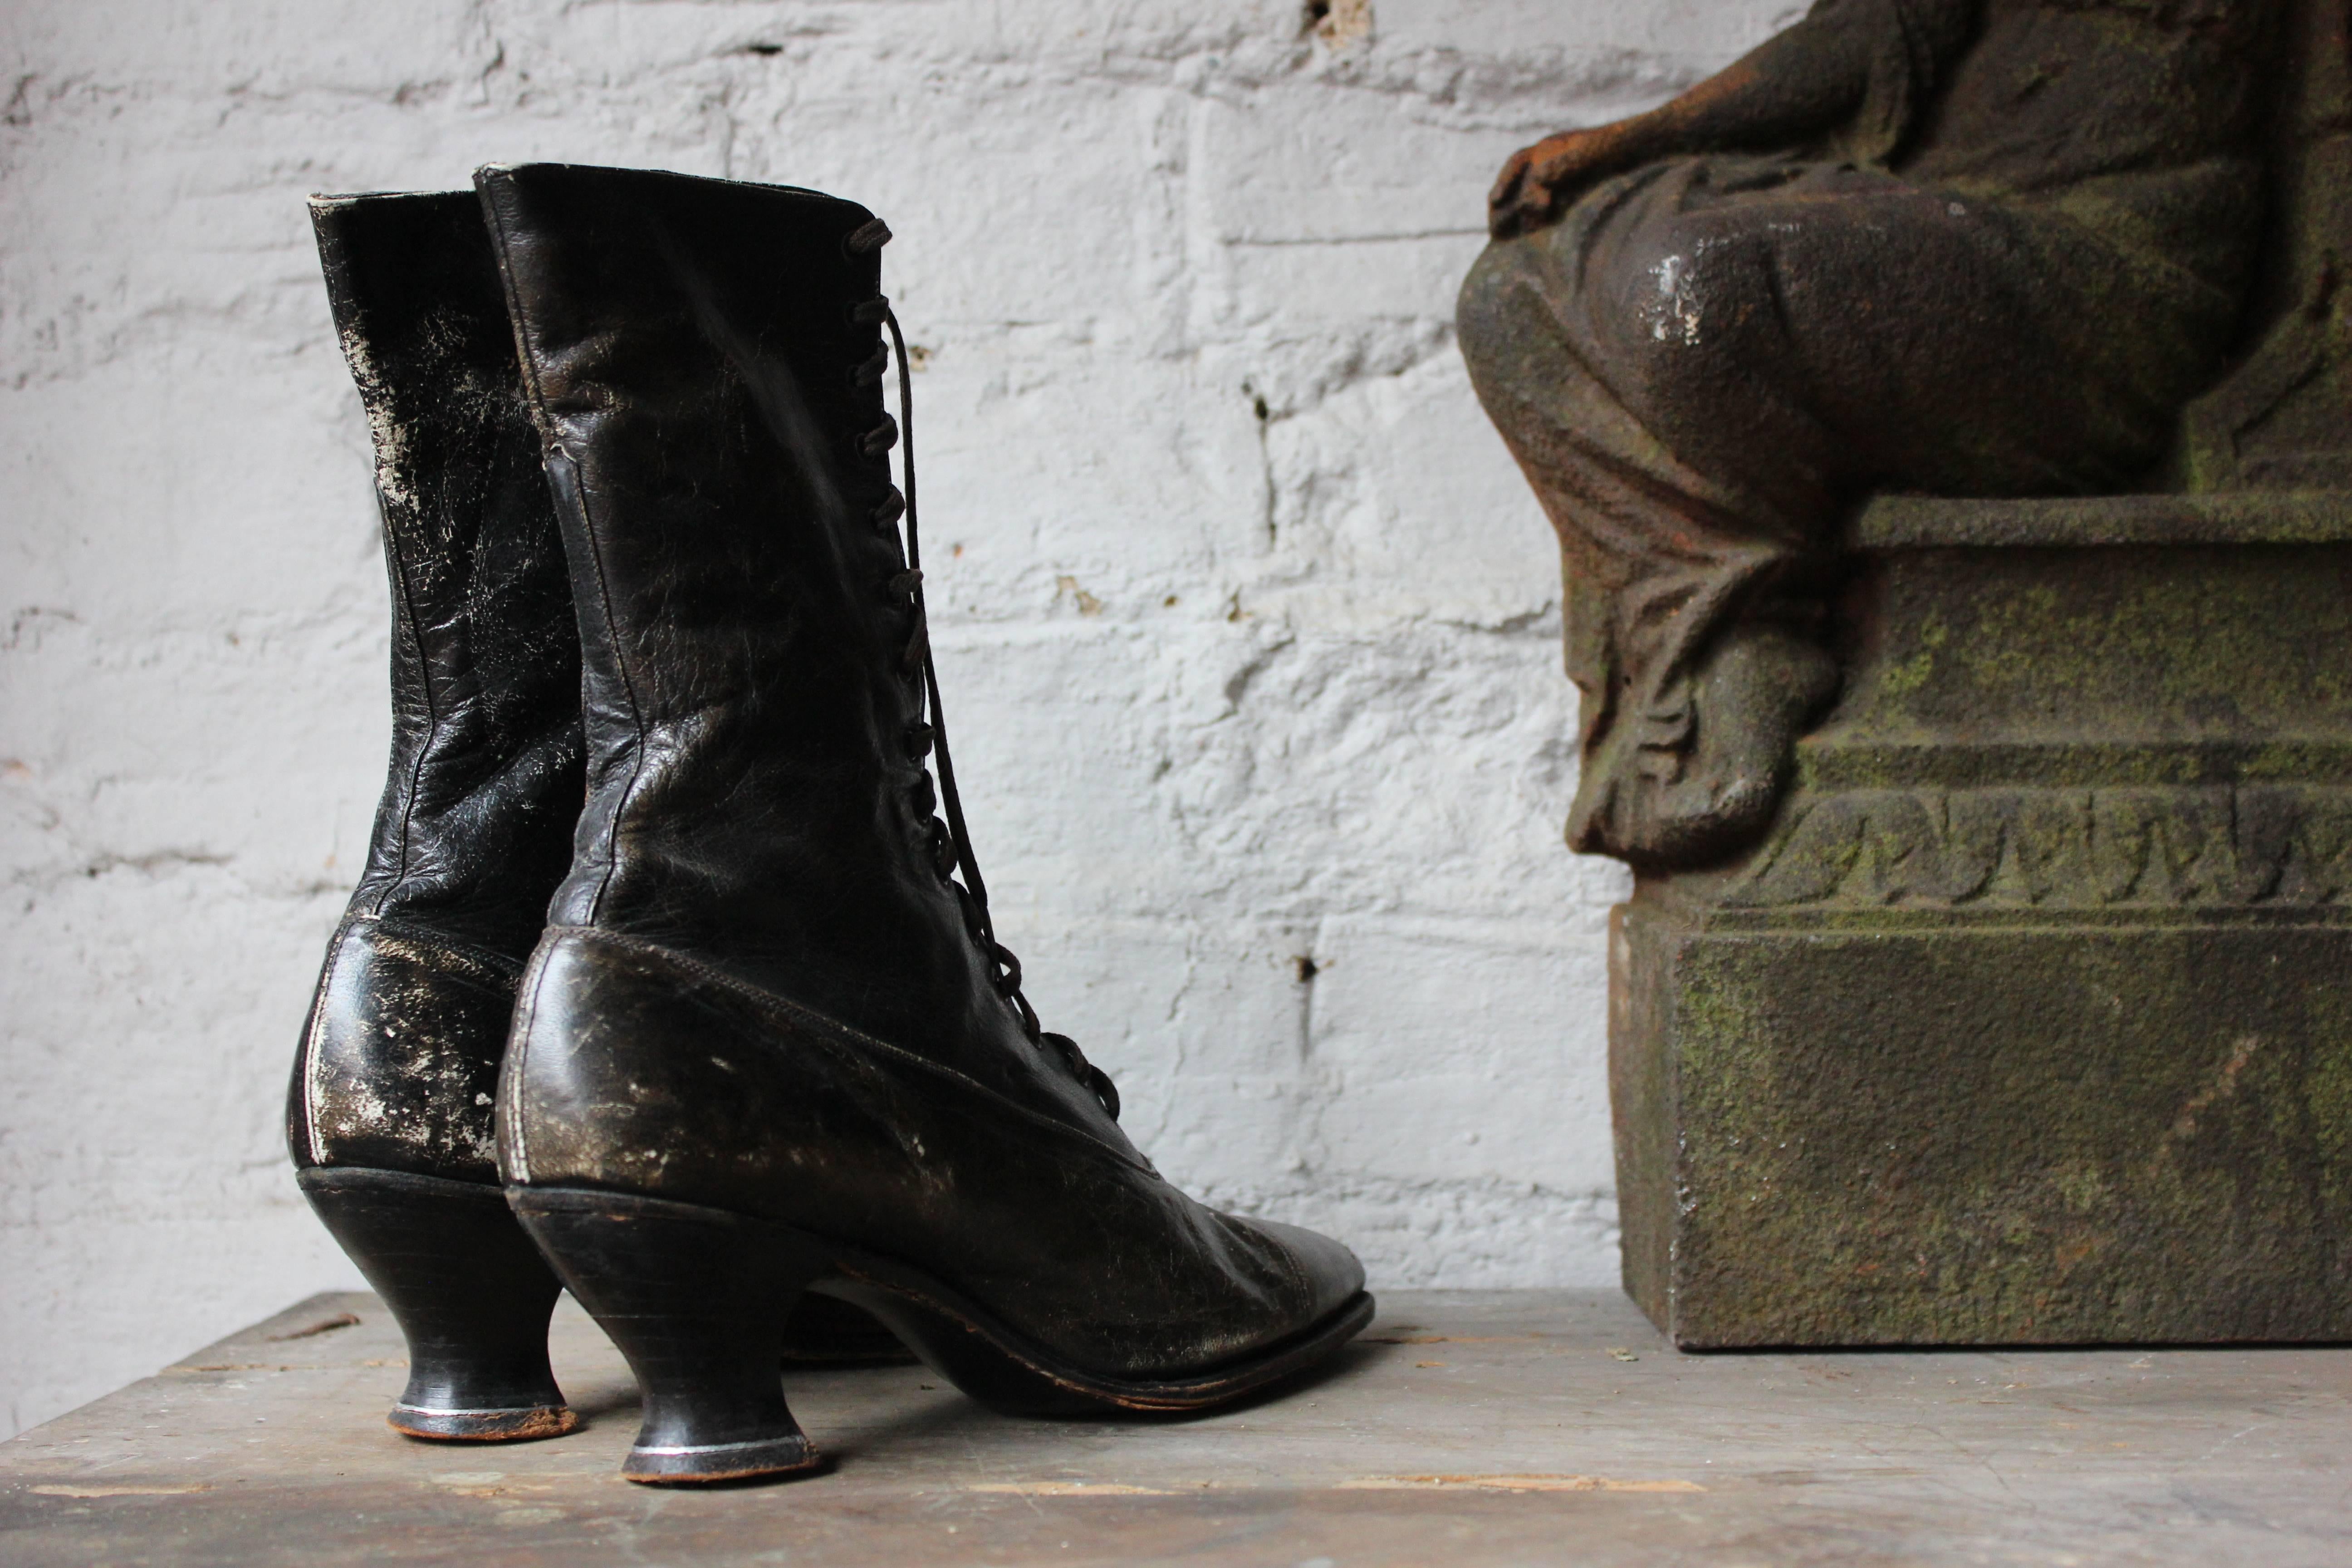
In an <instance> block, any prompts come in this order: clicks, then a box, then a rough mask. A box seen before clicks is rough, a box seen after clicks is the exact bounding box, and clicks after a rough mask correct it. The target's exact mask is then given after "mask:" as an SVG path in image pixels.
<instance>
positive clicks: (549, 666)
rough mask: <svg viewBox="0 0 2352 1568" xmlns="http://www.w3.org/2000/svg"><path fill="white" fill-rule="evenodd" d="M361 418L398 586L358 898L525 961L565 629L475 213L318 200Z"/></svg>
mask: <svg viewBox="0 0 2352 1568" xmlns="http://www.w3.org/2000/svg"><path fill="white" fill-rule="evenodd" d="M311 221H312V224H313V226H314V227H315V228H316V230H317V234H318V239H319V252H320V260H321V262H322V264H323V266H324V268H325V272H326V279H327V292H328V298H329V301H330V303H331V307H332V310H333V312H334V320H335V329H336V332H337V334H338V336H339V337H340V339H341V343H342V348H343V353H344V356H345V358H346V359H347V360H348V361H349V363H350V365H351V371H352V379H353V381H354V382H355V383H356V384H358V387H359V393H360V398H361V401H362V405H364V406H365V408H366V411H367V416H368V425H369V429H370V432H371V434H372V437H373V444H374V449H375V470H376V494H377V498H378V501H379V505H380V507H381V510H382V512H383V542H384V559H385V564H386V567H387V569H388V572H389V574H390V577H391V584H392V609H393V637H392V698H393V746H392V760H391V767H390V769H389V770H388V773H387V777H386V781H385V786H384V793H383V800H382V803H381V805H380V806H379V808H378V811H377V816H376V821H375V828H374V832H373V837H372V838H371V840H370V843H369V847H368V861H367V868H366V871H365V874H364V875H363V876H362V879H361V882H360V886H359V889H358V890H357V891H356V893H354V895H353V897H352V912H353V913H354V914H355V915H374V916H380V917H385V918H393V919H399V920H403V921H408V922H410V923H413V924H418V925H422V926H424V927H426V928H428V929H430V930H432V931H436V932H438V933H440V934H442V935H445V936H448V937H451V938H454V939H457V940H459V941H462V942H469V943H472V944H474V945H476V946H478V947H481V948H485V949H488V951H490V952H493V953H497V954H500V955H503V956H505V957H508V958H510V959H513V960H515V961H518V962H520V959H522V958H523V957H525V956H526V955H528V954H529V952H530V948H531V946H532V944H533V943H534V942H536V941H537V940H538V937H539V932H540V930H541V926H542V924H543V923H544V920H545V914H546V907H547V900H548V897H549V895H550V894H551V892H552V891H553V890H554V888H555V885H556V883H557V881H558V880H559V879H561V878H562V875H563V872H564V870H565V869H566V868H567V867H568V866H569V864H570V860H571V851H572V828H573V826H574V822H575V819H576V815H577V811H578V806H579V802H580V796H581V787H582V784H581V781H582V742H581V736H580V722H579V679H580V677H579V669H580V654H579V633H578V629H577V626H576V624H575V622H574V619H573V616H572V596H571V588H570V584H569V581H568V579H567V576H566V574H565V571H564V564H563V552H562V540H561V537H560V535H559V533H558V531H557V529H556V525H555V514H554V509H553V507H552V506H551V503H550V501H549V499H548V494H547V486H546V481H545V479H544V478H543V476H542V475H541V469H540V460H539V443H538V438H537V434H536V432H535V430H534V429H533V427H532V425H531V420H530V408H529V405H528V404H527V403H526V401H525V399H524V396H523V389H522V383H521V378H520V371H519V369H518V367H517V364H516V362H515V353H514V337H513V332H512V330H511V328H510V327H509V324H508V321H507V316H506V304H505V299H504V296H503V294H502V292H501V290H500V289H499V279H498V269H497V266H496V262H495V259H494V258H493V256H492V253H491V250H490V246H489V240H488V236H487V235H486V234H485V233H484V232H483V228H482V220H481V211H480V207H479V205H478V204H477V203H476V202H475V201H474V200H473V199H472V197H471V196H469V195H466V194H463V193H459V194H454V195H371V196H340V197H321V198H319V199H318V200H316V201H314V202H313V203H312V205H311Z"/></svg>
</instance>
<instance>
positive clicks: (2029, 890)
mask: <svg viewBox="0 0 2352 1568" xmlns="http://www.w3.org/2000/svg"><path fill="white" fill-rule="evenodd" d="M2347 900H2352V789H2340V788H2330V787H2325V786H2318V785H2294V784H2236V785H2216V786H2212V787H2208V788H2170V789H2144V788H2135V789H1955V790H1934V789H1915V790H1900V789H1896V790H1853V791H1845V792H1841V793H1837V794H1832V795H1808V794H1805V793H1802V792H1801V793H1800V794H1798V795H1797V796H1796V797H1795V798H1793V799H1792V800H1791V801H1790V803H1789V809H1788V812H1787V814H1786V816H1784V818H1783V820H1782V825H1781V826H1780V829H1779V830H1778V831H1777V832H1775V833H1774V835H1773V837H1772V838H1771V840H1770V841H1769V843H1767V844H1766V845H1765V846H1764V847H1763V848H1762V849H1760V850H1759V851H1758V852H1757V854H1756V856H1755V857H1754V858H1752V859H1751V860H1750V861H1749V862H1748V866H1747V868H1745V870H1744V871H1743V872H1741V873H1740V874H1738V876H1737V877H1736V878H1735V879H1734V882H1733V886H1732V888H1731V889H1730V890H1729V892H1728V894H1727V896H1725V897H1724V898H1723V899H1722V903H1723V904H1724V905H1726V906H1730V907H1736V908H1748V909H1759V908H1762V909H1769V908H1787V907H1790V906H1800V905H1832V906H1843V907H1848V908H1874V907H1883V906H1885V905H1890V904H1909V905H1914V906H1920V905H1925V906H1931V907H1933V906H1943V907H1960V906H1967V907H2001V906H2017V907H2024V908H2042V909H2107V908H2115V907H2118V906H2134V905H2137V906H2142V907H2149V906H2153V907H2169V908H2179V907H2183V906H2207V905H2210V906H2215V907H2246V906H2259V907H2264V908H2297V907H2309V906H2316V905H2323V904H2333V903H2336V902H2339V901H2347Z"/></svg>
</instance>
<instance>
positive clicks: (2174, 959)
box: [1611, 497, 2352, 1348]
mask: <svg viewBox="0 0 2352 1568" xmlns="http://www.w3.org/2000/svg"><path fill="white" fill-rule="evenodd" d="M2347 521H2352V511H2347V510H2346V508H2345V507H2344V505H2343V504H2342V503H2341V502H2340V501H2339V500H2338V499H2337V498H2331V497H2289V498H2271V499H2270V500H2269V502H2268V503H2267V504H2265V503H2264V502H2263V500H2260V499H2259V498H2236V499H2234V500H2231V501H2229V502H2227V503H2218V502H2200V501H2191V500H2180V499H2179V498H2172V499H2162V500H2160V499H2158V498H2134V499H2131V500H2110V501H2101V502H2081V503H2019V504H2011V505H2002V504H1999V503H1986V502H1973V503H1929V502H1919V501H1905V502H1897V503H1888V504H1885V505H1882V506H1881V507H1880V508H1877V509H1874V511H1873V512H1871V513H1866V514H1864V519H1863V520H1862V528H1861V530H1860V535H1859V538H1858V541H1857V543H1858V547H1859V553H1858V556H1857V567H1856V573H1855V578H1854V582H1853V587H1852V591H1851V593H1850V595H1849V596H1848V598H1847V600H1846V602H1845V603H1844V605H1843V608H1842V610H1841V614H1840V616H1839V624H1840V626H1842V627H1843V632H1844V635H1845V637H1846V639H1847V646H1846V649H1845V651H1846V655H1847V658H1848V664H1849V670H1850V674H1849V679H1848V682H1847V687H1846V689H1845V692H1844V695H1843V697H1842V698H1841V700H1840V702H1839V704H1838V707H1837V709H1836V710H1835V711H1834V712H1833V713H1832V715H1831V716H1830V718H1829V720H1828V721H1826V722H1825V723H1824V724H1823V725H1822V728H1821V729H1820V730H1819V731H1817V732H1816V733H1815V734H1813V735H1812V736H1811V737H1809V738H1808V739H1807V740H1806V741H1805V742H1803V743H1802V745H1801V747H1800V753H1801V754H1800V761H1799V771H1798V783H1797V785H1796V787H1795V789H1794V790H1793V791H1792V792H1791V794H1790V798H1789V801H1788V803H1787V805H1786V807H1785V809H1784V810H1783V811H1782V813H1781V815H1780V820H1779V822H1778V823H1777V824H1776V826H1775V827H1774V829H1773V831H1772V833H1771V835H1770V837H1769V838H1768V839H1767V840H1766V842H1765V843H1763V844H1762V845H1760V846H1759V847H1758V848H1757V849H1756V850H1755V851H1754V852H1752V853H1751V854H1749V855H1748V856H1746V857H1744V858H1741V859H1740V860H1739V861H1738V863H1736V864H1733V865H1730V866H1727V867H1723V868H1717V869H1715V870H1712V871H1709V872H1706V873H1700V874H1685V875H1681V876H1675V877H1666V878H1657V879H1643V882H1642V884H1641V886H1640V888H1639V889H1638V891H1637V893H1636V895H1635V897H1634V899H1633V902H1632V903H1630V904H1628V905H1626V906H1624V907H1623V908H1622V909H1621V910H1619V911H1618V917H1617V921H1616V924H1615V928H1614V931H1613V936H1612V967H1611V992H1612V1019H1611V1070H1612V1093H1613V1096H1614V1103H1615V1116H1616V1122H1617V1142H1618V1179H1619V1187H1620V1205H1621V1208H1622V1215H1623V1234H1624V1248H1625V1280H1626V1287H1627V1289H1629V1290H1630V1291H1631V1292H1632V1294H1633V1297H1634V1299H1635V1300H1638V1301H1639V1302H1640V1303H1641V1304H1642V1306H1643V1309H1644V1310H1646V1311H1647V1312H1648V1313H1649V1314H1650V1316H1651V1317H1652V1318H1653V1319H1654V1320H1655V1321H1656V1322H1657V1323H1658V1324H1659V1326H1660V1327H1661V1328H1663V1329H1664V1330H1665V1331H1667V1332H1668V1333H1669V1334H1670V1335H1672V1336H1673V1338H1674V1339H1675V1342H1676V1343H1678V1344H1681V1345H1684V1346H1686V1347H1690V1348H1704V1347H1720V1348H1728V1347H1736V1346H1765V1345H1866V1344H1994V1343H2066V1342H2076V1343H2084V1342H2197V1341H2216V1340H2279V1341H2284V1340H2300V1341H2311V1340H2352V909H2347V902H2346V900H2347V898H2352V652H2347V649H2352V624H2347V623H2352V527H2347V526H2346V524H2347Z"/></svg>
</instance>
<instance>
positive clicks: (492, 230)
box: [476, 167, 646, 920]
mask: <svg viewBox="0 0 2352 1568" xmlns="http://www.w3.org/2000/svg"><path fill="white" fill-rule="evenodd" d="M486 173H489V174H490V175H491V178H490V181H488V182H483V181H481V180H479V179H478V180H477V184H476V195H478V196H479V197H480V198H481V202H482V218H483V226H484V227H485V228H487V229H488V231H489V236H490V244H491V246H492V247H493V248H494V249H496V251H497V252H498V259H499V289H500V291H501V292H503V293H504V294H505V295H506V299H507V321H508V322H509V324H510V325H512V326H513V328H514V334H515V359H516V361H517V362H518V364H519V367H520V370H521V372H522V379H523V388H524V391H525V393H526V394H527V395H529V397H530V415H531V423H532V424H533V425H535V426H538V428H539V437H540V443H541V454H542V456H541V463H542V466H544V464H545V462H546V460H547V459H548V458H553V457H555V456H557V455H558V454H561V455H562V458H563V460H564V462H565V463H566V464H568V465H570V467H571V468H572V492H573V494H574V495H575V496H576V497H577V498H578V500H579V507H580V522H581V531H582V532H583V534H584V535H585V536H586V539H587V543H588V564H589V566H590V568H591V570H593V572H594V573H595V574H596V597H597V607H598V609H599V610H600V611H601V612H602V613H603V615H604V639H605V642H606V645H607V646H608V647H611V649H612V651H613V668H614V672H615V673H616V674H618V675H619V676H620V678H621V690H622V692H623V694H624V695H625V696H626V697H627V698H628V700H629V721H630V723H631V725H632V726H633V727H634V728H635V731H636V732H637V751H636V755H635V758H634V759H633V760H632V761H631V763H630V764H629V782H628V783H627V784H624V785H623V786H621V798H620V800H619V801H618V802H616V803H615V804H614V807H613V827H612V835H611V837H610V839H608V841H607V853H606V856H605V860H604V875H603V876H602V877H600V878H598V879H597V880H596V891H595V893H594V895H593V897H591V898H590V899H589V900H588V914H589V918H590V919H592V920H593V919H594V918H595V916H596V913H597V911H598V910H601V909H603V908H604V892H605V889H608V888H610V887H611V886H612V885H613V875H614V871H615V870H616V869H617V868H618V862H619V859H620V851H619V843H618V840H619V837H620V819H621V815H622V813H623V812H624V811H625V810H626V809H627V807H628V804H629V797H630V796H631V795H635V793H636V790H637V783H638V781H639V780H640V779H642V778H643V777H644V776H645V770H646V715H645V709H644V707H643V706H642V705H641V704H640V703H639V702H638V700H637V688H636V683H635V681H633V680H631V679H629V666H628V661H627V660H626V659H625V658H622V657H621V644H620V639H619V638H618V637H615V636H614V633H613V594H612V589H611V587H610V585H609V584H606V582H605V580H604V553H603V552H601V551H599V550H598V549H597V548H596V532H595V530H594V529H593V527H591V526H590V525H589V521H588V492H587V489H586V488H585V487H584V486H583V485H581V484H580V482H579V474H580V465H579V463H578V461H577V460H576V459H575V458H572V454H571V452H570V451H568V450H566V449H565V448H564V447H563V445H562V442H560V441H558V440H556V439H555V426H554V421H553V419H552V418H551V417H550V416H549V414H548V411H547V390H546V388H545V387H543V386H541V384H540V379H539V361H538V360H537V359H536V358H535V357H533V354H532V349H531V337H530V318H529V317H527V316H526V315H525V314H524V313H523V308H522V300H521V299H520V297H519V296H518V295H517V294H516V292H515V281H514V267H513V264H512V263H511V262H510V261H509V258H508V255H507V231H506V224H505V221H504V217H503V215H501V214H500V213H499V207H498V204H497V203H496V202H494V201H492V200H490V199H489V190H490V185H491V184H495V182H496V181H497V180H498V179H499V177H501V176H503V177H505V178H506V179H507V181H508V189H509V190H511V189H513V184H512V175H513V171H512V170H511V169H510V168H505V167H494V168H493V169H492V170H489V171H486ZM549 479H550V481H551V482H552V479H553V475H550V476H549ZM559 521H561V520H559ZM582 640H583V642H584V641H585V640H586V639H585V638H583V639H582ZM584 655H585V649H584V648H583V658H584ZM582 740H583V747H584V742H585V741H586V735H585V731H583V735H582Z"/></svg>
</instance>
